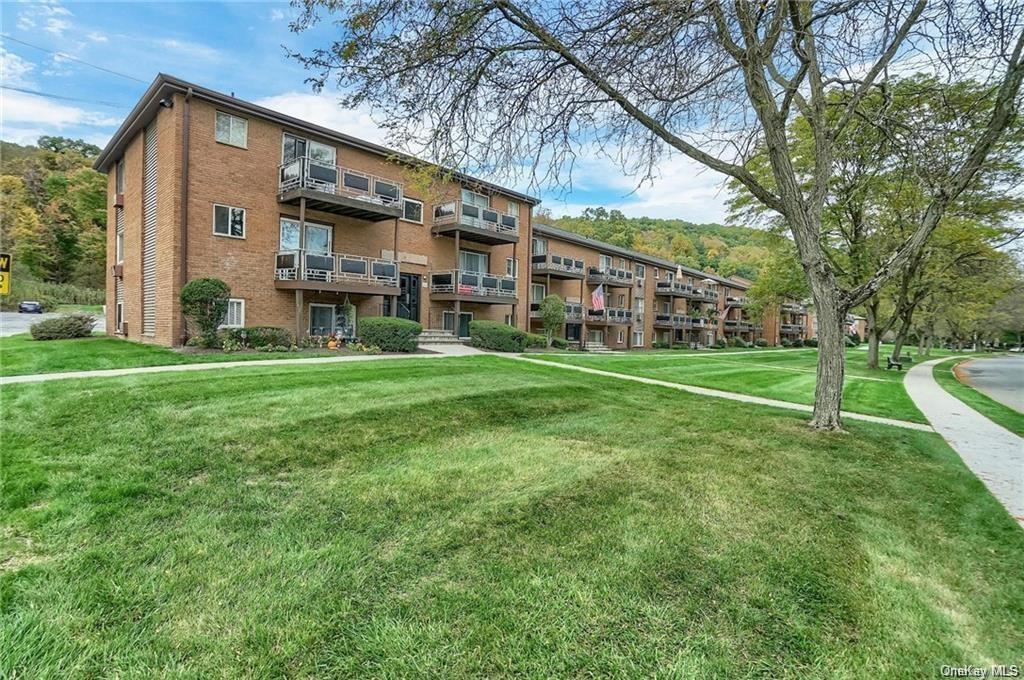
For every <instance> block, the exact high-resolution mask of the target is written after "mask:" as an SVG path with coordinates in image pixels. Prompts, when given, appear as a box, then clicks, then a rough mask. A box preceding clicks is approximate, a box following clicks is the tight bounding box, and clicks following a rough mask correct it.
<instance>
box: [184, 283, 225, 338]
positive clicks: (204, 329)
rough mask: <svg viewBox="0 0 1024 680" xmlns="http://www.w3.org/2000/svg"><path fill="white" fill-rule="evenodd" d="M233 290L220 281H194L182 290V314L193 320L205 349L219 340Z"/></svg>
mask: <svg viewBox="0 0 1024 680" xmlns="http://www.w3.org/2000/svg"><path fill="white" fill-rule="evenodd" d="M230 296H231V288H230V287H229V286H228V284H226V283H224V282H223V281H221V280H220V279H214V278H203V279H192V280H191V281H189V282H188V283H186V284H185V286H184V287H183V288H182V289H181V293H180V295H179V300H180V301H181V312H182V313H183V314H184V315H185V316H186V317H188V318H189V319H191V320H192V323H193V324H195V326H196V328H197V329H198V332H199V337H200V338H201V340H202V343H203V345H204V346H205V347H212V346H213V345H214V343H215V342H216V340H217V329H218V328H219V327H220V325H221V324H222V323H224V315H225V314H227V311H228V298H229V297H230Z"/></svg>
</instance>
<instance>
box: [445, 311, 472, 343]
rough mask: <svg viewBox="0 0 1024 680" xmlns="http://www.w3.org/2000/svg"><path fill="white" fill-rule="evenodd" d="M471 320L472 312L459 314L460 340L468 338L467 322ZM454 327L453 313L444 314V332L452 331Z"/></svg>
mask: <svg viewBox="0 0 1024 680" xmlns="http://www.w3.org/2000/svg"><path fill="white" fill-rule="evenodd" d="M472 320H473V312H460V313H459V335H458V337H460V338H468V337H469V322H470V321H472ZM454 327H455V312H445V313H444V329H445V330H446V331H451V330H454Z"/></svg>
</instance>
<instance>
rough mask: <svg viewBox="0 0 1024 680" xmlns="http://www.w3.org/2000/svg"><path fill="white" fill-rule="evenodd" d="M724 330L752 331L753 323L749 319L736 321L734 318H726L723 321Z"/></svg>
mask: <svg viewBox="0 0 1024 680" xmlns="http://www.w3.org/2000/svg"><path fill="white" fill-rule="evenodd" d="M723 326H724V327H725V330H727V331H752V330H754V325H753V324H752V323H750V322H749V321H738V320H736V319H726V320H725V322H724V323H723Z"/></svg>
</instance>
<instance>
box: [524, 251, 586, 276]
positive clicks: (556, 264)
mask: <svg viewBox="0 0 1024 680" xmlns="http://www.w3.org/2000/svg"><path fill="white" fill-rule="evenodd" d="M530 261H531V262H532V263H533V267H534V269H552V270H554V271H560V272H566V273H568V274H582V273H583V270H584V263H583V260H577V259H575V258H572V257H568V256H566V255H558V254H556V253H545V254H544V255H533V256H532V257H531V260H530Z"/></svg>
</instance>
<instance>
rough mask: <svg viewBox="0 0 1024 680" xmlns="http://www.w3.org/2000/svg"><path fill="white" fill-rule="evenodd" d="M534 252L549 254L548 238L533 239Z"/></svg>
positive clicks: (535, 253) (536, 253)
mask: <svg viewBox="0 0 1024 680" xmlns="http://www.w3.org/2000/svg"><path fill="white" fill-rule="evenodd" d="M533 254H534V255H547V254H548V240H547V239H546V238H535V239H533Z"/></svg>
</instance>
